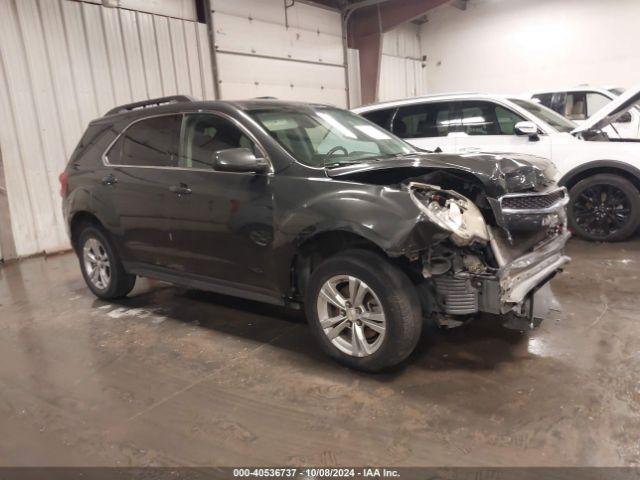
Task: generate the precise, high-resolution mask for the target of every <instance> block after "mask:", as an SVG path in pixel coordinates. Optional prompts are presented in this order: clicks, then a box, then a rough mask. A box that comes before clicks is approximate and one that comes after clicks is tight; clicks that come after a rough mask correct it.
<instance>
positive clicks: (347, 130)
mask: <svg viewBox="0 0 640 480" xmlns="http://www.w3.org/2000/svg"><path fill="white" fill-rule="evenodd" d="M249 113H250V114H251V116H252V117H253V118H254V119H256V120H257V121H258V123H259V124H260V125H261V126H262V127H263V128H264V129H265V130H266V131H267V132H268V133H269V135H271V136H272V137H273V138H274V139H275V140H276V141H277V142H278V143H279V144H280V145H281V146H282V147H283V148H284V149H285V150H287V151H288V152H289V153H290V154H291V155H293V157H294V158H295V159H296V160H298V161H299V162H302V163H304V164H306V165H309V166H312V167H334V166H340V165H344V164H349V163H358V162H362V161H367V160H373V159H380V158H389V157H394V156H397V155H407V154H411V153H415V152H416V149H415V148H414V147H412V146H411V145H409V144H408V143H406V142H404V141H403V140H400V139H399V138H397V137H395V136H394V135H392V134H391V133H389V132H387V131H386V130H383V129H382V128H380V127H378V126H377V125H375V124H373V123H371V122H369V121H368V120H366V119H364V118H363V117H360V116H359V115H356V114H353V113H351V112H347V111H346V110H340V109H337V108H305V109H287V108H265V109H256V110H253V111H251V112H249Z"/></svg>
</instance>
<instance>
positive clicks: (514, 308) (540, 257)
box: [433, 231, 571, 329]
mask: <svg viewBox="0 0 640 480" xmlns="http://www.w3.org/2000/svg"><path fill="white" fill-rule="evenodd" d="M570 236H571V234H570V233H569V232H567V231H564V232H562V233H558V234H557V235H555V236H553V237H551V238H549V239H548V240H546V241H544V242H542V243H540V244H539V245H537V246H536V247H534V248H533V249H532V250H531V251H530V252H529V253H526V254H524V255H522V256H518V257H516V258H514V259H512V260H511V261H509V262H508V263H505V264H503V265H502V266H501V267H500V268H499V269H497V270H496V271H494V272H492V273H487V272H486V271H485V272H481V273H471V272H468V271H462V272H457V273H453V272H448V273H447V274H446V275H438V276H433V282H434V284H435V287H436V293H437V299H438V302H437V303H438V305H439V311H440V312H441V313H444V314H446V315H448V316H460V315H470V314H475V313H479V312H484V313H491V314H496V315H505V314H509V315H511V316H513V317H516V318H518V319H522V320H523V321H522V322H516V324H517V325H518V327H517V328H519V329H521V328H524V327H522V325H524V326H528V327H533V326H535V325H537V324H538V323H540V321H542V320H543V319H544V318H546V317H547V316H548V314H549V308H540V306H541V305H546V306H548V305H550V304H551V303H553V299H552V293H551V290H550V289H549V288H548V287H545V285H546V284H547V283H548V282H549V280H551V278H553V276H554V275H555V274H556V273H558V272H559V271H560V270H561V269H562V267H563V266H564V265H565V264H566V263H568V262H569V261H570V260H571V259H570V258H569V257H568V256H566V255H564V253H563V250H564V246H565V244H566V243H567V240H568V239H569V237H570ZM491 248H492V249H493V250H494V255H495V256H496V257H501V256H502V257H504V252H501V251H499V249H500V246H499V244H498V243H497V242H491ZM543 287H545V288H543ZM542 296H546V297H547V298H541V297H542ZM536 304H538V308H534V307H535V305H536ZM506 326H509V325H506ZM514 328H516V327H514Z"/></svg>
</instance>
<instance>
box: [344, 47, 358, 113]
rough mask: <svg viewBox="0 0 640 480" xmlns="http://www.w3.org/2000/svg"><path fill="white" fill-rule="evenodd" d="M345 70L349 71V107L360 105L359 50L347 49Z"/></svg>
mask: <svg viewBox="0 0 640 480" xmlns="http://www.w3.org/2000/svg"><path fill="white" fill-rule="evenodd" d="M347 71H348V72H349V108H355V107H359V106H360V105H362V88H361V84H360V50H357V49H355V48H350V49H349V50H348V51H347Z"/></svg>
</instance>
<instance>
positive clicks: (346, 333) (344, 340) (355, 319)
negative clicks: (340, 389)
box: [317, 275, 387, 357]
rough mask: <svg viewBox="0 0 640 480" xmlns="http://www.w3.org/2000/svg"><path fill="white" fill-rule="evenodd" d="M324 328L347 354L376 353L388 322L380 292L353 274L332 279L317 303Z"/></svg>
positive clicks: (323, 288)
mask: <svg viewBox="0 0 640 480" xmlns="http://www.w3.org/2000/svg"><path fill="white" fill-rule="evenodd" d="M317 309H318V320H319V321H320V327H321V328H322V330H323V332H324V333H325V335H326V336H327V337H328V338H329V340H330V341H331V343H332V344H333V345H334V346H335V347H336V348H338V349H339V350H340V351H342V352H343V353H346V354H347V355H351V356H354V357H366V356H368V355H372V354H373V353H375V352H376V351H377V350H378V349H379V348H380V346H381V345H382V342H383V340H384V337H385V333H386V329H387V322H386V317H385V314H384V311H383V309H382V304H381V303H380V299H379V298H378V296H377V295H376V293H375V292H374V291H373V290H372V289H371V287H369V286H368V285H367V284H366V283H365V282H363V281H362V280H360V279H359V278H356V277H354V276H351V275H337V276H334V277H331V278H330V279H328V280H327V281H326V282H325V283H324V284H323V286H322V288H321V289H320V292H319V294H318V300H317Z"/></svg>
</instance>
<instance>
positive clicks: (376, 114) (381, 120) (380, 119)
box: [360, 108, 396, 130]
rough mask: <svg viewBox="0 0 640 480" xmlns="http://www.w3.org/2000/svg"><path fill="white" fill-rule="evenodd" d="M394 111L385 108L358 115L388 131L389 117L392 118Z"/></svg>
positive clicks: (393, 109) (389, 125)
mask: <svg viewBox="0 0 640 480" xmlns="http://www.w3.org/2000/svg"><path fill="white" fill-rule="evenodd" d="M395 111H396V109H395V108H385V109H383V110H374V111H372V112H365V113H361V114H360V115H362V116H363V117H364V118H366V119H367V120H369V121H370V122H373V123H375V124H376V125H378V126H379V127H382V128H384V129H385V130H390V128H391V117H393V114H394V113H395Z"/></svg>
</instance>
